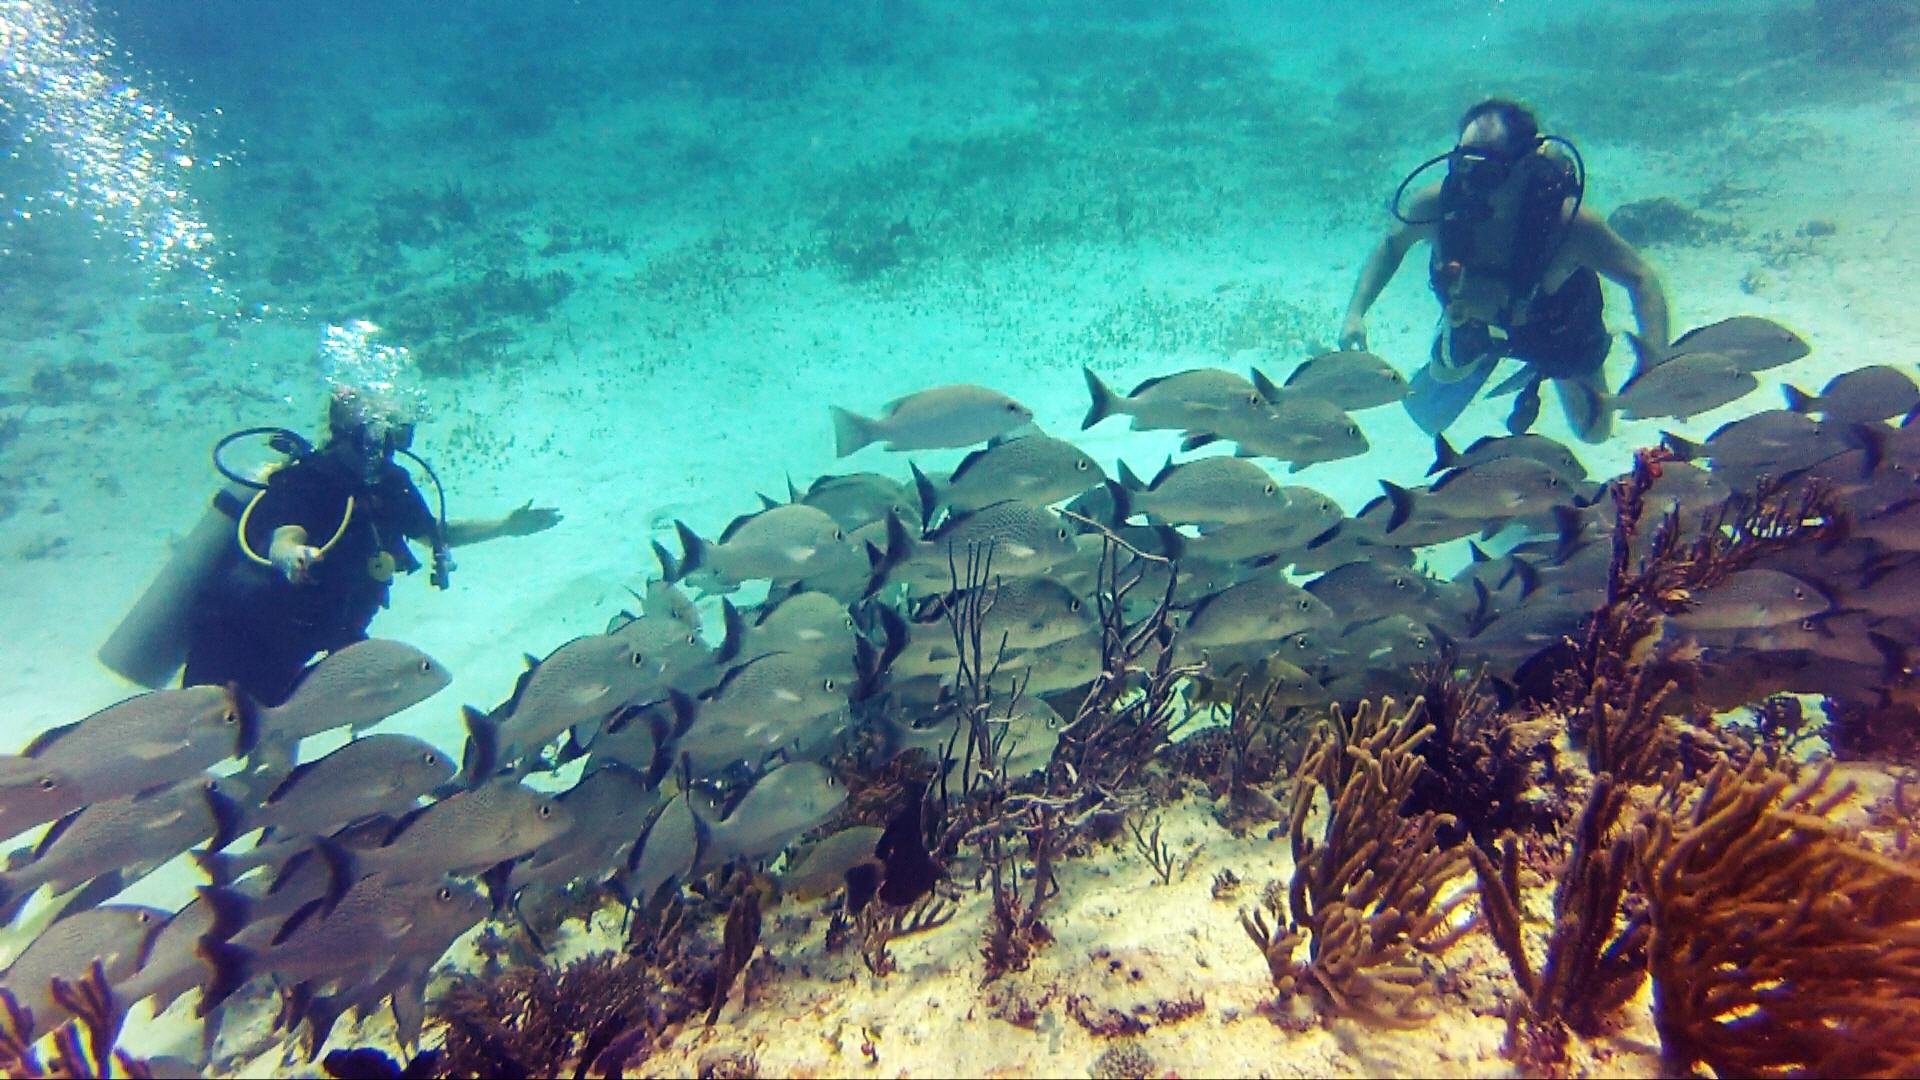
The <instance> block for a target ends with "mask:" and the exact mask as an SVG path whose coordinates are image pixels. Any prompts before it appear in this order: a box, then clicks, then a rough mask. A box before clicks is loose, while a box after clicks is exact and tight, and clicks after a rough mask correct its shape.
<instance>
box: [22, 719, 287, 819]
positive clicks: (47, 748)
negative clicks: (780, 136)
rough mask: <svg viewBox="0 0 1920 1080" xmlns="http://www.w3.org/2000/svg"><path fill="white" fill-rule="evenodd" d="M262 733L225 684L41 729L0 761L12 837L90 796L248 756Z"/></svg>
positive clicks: (113, 794) (129, 790)
mask: <svg viewBox="0 0 1920 1080" xmlns="http://www.w3.org/2000/svg"><path fill="white" fill-rule="evenodd" d="M258 731H259V727H258V717H257V715H256V714H255V713H254V711H253V710H252V709H251V708H250V707H248V706H247V704H246V703H244V702H241V701H240V700H238V699H237V698H235V696H234V695H233V693H232V692H231V691H230V690H228V689H227V688H226V687H221V686H189V687H186V688H184V689H180V690H155V691H153V692H151V693H146V694H141V695H139V696H137V697H132V698H128V699H127V700H125V701H122V702H119V703H117V704H114V705H109V706H107V707H106V708H104V709H102V710H100V711H99V712H97V713H94V714H93V715H92V716H89V717H87V718H86V719H84V720H79V721H76V722H74V723H71V724H67V725H65V726H63V727H57V728H53V729H51V730H49V731H46V732H43V733H41V734H40V735H39V736H38V737H36V738H35V739H34V740H33V741H32V742H31V743H29V744H28V745H27V748H26V749H25V750H24V751H22V754H21V759H20V760H11V761H7V762H5V763H4V764H0V784H4V786H3V787H0V820H4V821H5V822H6V826H7V828H6V831H7V833H8V834H9V835H11V834H12V833H14V832H18V831H20V829H24V828H28V827H30V826H32V825H38V824H42V823H43V822H46V821H51V820H53V819H54V818H57V817H60V816H62V815H63V814H64V813H67V812H70V811H71V810H74V809H77V808H79V807H80V806H84V805H86V804H87V803H90V802H100V801H104V800H106V799H113V798H118V797H120V796H122V795H132V794H134V793H135V792H139V791H145V790H146V789H148V788H151V787H156V786H158V785H161V784H169V783H173V782H174V781H177V780H185V779H187V778H188V777H191V776H195V775H197V774H199V773H200V772H202V771H203V770H205V769H207V768H208V767H209V766H212V765H214V764H216V763H218V762H220V761H223V760H225V759H227V758H230V757H236V756H238V755H241V754H245V753H246V752H247V751H248V750H250V749H252V748H253V744H254V741H255V737H256V735H257V734H258ZM28 762H31V764H28ZM16 793H17V794H16ZM49 811H53V813H52V815H51V816H42V815H44V814H47V813H48V812H49Z"/></svg>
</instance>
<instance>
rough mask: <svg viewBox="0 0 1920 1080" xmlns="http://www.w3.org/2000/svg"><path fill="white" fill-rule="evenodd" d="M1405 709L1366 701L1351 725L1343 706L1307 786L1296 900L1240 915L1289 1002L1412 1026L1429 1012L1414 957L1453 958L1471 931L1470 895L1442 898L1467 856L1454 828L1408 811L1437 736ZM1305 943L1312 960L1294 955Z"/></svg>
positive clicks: (1297, 796)
mask: <svg viewBox="0 0 1920 1080" xmlns="http://www.w3.org/2000/svg"><path fill="white" fill-rule="evenodd" d="M1393 710H1394V705H1393V701H1392V700H1391V699H1387V700H1385V701H1382V702H1381V703H1380V704H1379V705H1377V706H1376V705H1373V704H1371V703H1365V702H1363V703H1362V704H1361V705H1359V706H1358V707H1357V708H1356V709H1355V710H1354V714H1353V718H1352V719H1351V720H1348V719H1347V717H1346V716H1345V715H1344V714H1343V713H1342V711H1341V710H1340V708H1339V707H1338V706H1335V707H1334V709H1333V710H1332V713H1331V715H1330V717H1329V720H1328V723H1327V724H1326V726H1324V727H1323V728H1322V729H1321V730H1320V732H1319V733H1318V734H1317V735H1316V736H1315V738H1314V741H1313V742H1312V744H1311V745H1310V747H1309V749H1308V751H1307V757H1306V760H1305V761H1304V762H1303V763H1302V764H1301V767H1300V773H1299V775H1298V777H1297V778H1296V787H1295V790H1294V796H1293V808H1292V819H1291V824H1290V836H1291V842H1292V851H1293V878H1292V881H1291V883H1290V885H1289V887H1288V889H1287V891H1286V893H1285V902H1284V904H1283V903H1282V902H1281V898H1280V896H1279V895H1278V890H1270V892H1269V895H1268V898H1267V900H1266V902H1265V904H1264V906H1265V908H1266V913H1265V914H1263V913H1262V912H1260V911H1257V910H1256V911H1251V912H1250V911H1247V910H1245V909H1242V911H1241V913H1240V919H1241V925H1242V926H1243V927H1244V928H1245V929H1246V932H1247V936H1249V937H1250V938H1252V939H1253V941H1254V944H1256V945H1258V946H1259V948H1260V951H1261V953H1262V954H1263V955H1264V956H1265V957H1266V959H1267V966H1268V968H1269V969H1270V971H1271V972H1272V975H1273V981H1274V985H1275V986H1276V987H1277V988H1278V989H1279V990H1280V993H1281V998H1282V1002H1283V1003H1284V1002H1285V1001H1286V1000H1287V999H1290V998H1293V997H1294V996H1296V995H1306V996H1308V997H1310V998H1311V999H1312V1000H1313V1001H1314V1002H1315V1003H1316V1004H1318V1005H1319V1006H1320V1007H1321V1008H1322V1009H1323V1010H1324V1011H1325V1012H1327V1013H1329V1014H1332V1015H1337V1016H1354V1017H1360V1018H1362V1019H1367V1020H1371V1021H1374V1022H1376V1023H1381V1024H1388V1025H1405V1024H1410V1023H1415V1022H1418V1021H1419V1020H1420V1019H1422V1016H1423V1010H1424V1008H1425V1006H1426V1002H1425V1001H1424V998H1425V994H1424V992H1423V986H1424V983H1425V981H1426V976H1425V974H1424V972H1423V971H1422V970H1421V968H1420V966H1419V964H1417V963H1416V962H1415V961H1414V958H1413V953H1414V951H1415V950H1416V949H1424V950H1429V951H1439V950H1442V949H1444V948H1445V947H1446V946H1447V945H1448V944H1450V943H1451V942H1452V941H1453V940H1454V939H1456V938H1457V937H1458V935H1459V931H1458V930H1452V929H1448V923H1449V921H1450V920H1451V918H1452V915H1453V913H1454V911H1455V909H1456V908H1457V907H1458V905H1459V904H1460V902H1461V900H1462V899H1464V896H1465V895H1467V894H1461V895H1459V896H1456V897H1454V898H1452V899H1450V900H1449V899H1443V898H1442V893H1444V892H1445V891H1446V890H1447V886H1448V884H1449V882H1451V881H1452V880H1453V879H1454V878H1456V877H1457V876H1459V875H1460V874H1461V873H1462V872H1463V871H1464V870H1465V868H1466V858H1467V857H1466V855H1465V853H1464V852H1463V851H1462V850H1461V848H1460V847H1459V846H1457V845H1456V846H1454V847H1444V846H1442V845H1441V844H1440V843H1439V842H1438V840H1437V838H1436V837H1437V834H1438V832H1439V830H1440V829H1441V828H1442V827H1444V826H1446V825H1448V824H1450V823H1451V819H1450V818H1448V817H1447V816H1446V815H1443V814H1436V813H1434V812H1432V811H1424V812H1421V813H1418V814H1415V815H1413V816H1411V817H1409V816H1406V815H1405V814H1404V813H1403V808H1404V807H1405V806H1406V804H1407V802H1408V800H1409V799H1410V797H1411V796H1412V793H1413V786H1414V783H1415V781H1416V780H1417V779H1418V777H1419V775H1420V771H1421V770H1422V769H1423V768H1425V765H1424V763H1423V762H1422V761H1421V759H1420V756H1419V753H1418V749H1419V747H1420V744H1421V743H1422V742H1423V741H1424V740H1425V739H1427V738H1428V737H1429V736H1430V735H1431V734H1432V733H1433V728H1432V727H1431V725H1420V726H1416V720H1417V718H1418V717H1419V716H1420V714H1421V712H1422V711H1423V703H1422V702H1420V701H1418V700H1416V701H1414V703H1413V704H1412V705H1411V706H1409V707H1408V708H1407V709H1405V710H1404V711H1402V712H1400V713H1399V714H1398V715H1394V713H1393ZM1322 792H1324V793H1325V795H1326V797H1327V799H1328V802H1329V806H1328V811H1327V814H1326V817H1325V820H1324V822H1323V825H1322V828H1321V831H1320V836H1319V838H1318V839H1315V838H1313V837H1310V836H1309V835H1308V822H1309V819H1310V818H1311V817H1312V813H1313V809H1314V805H1315V797H1316V795H1318V794H1320V793H1322ZM1268 915H1270V916H1271V917H1272V920H1273V921H1272V925H1271V926H1269V924H1268V921H1267V916H1268ZM1302 941H1305V942H1306V944H1307V946H1308V951H1307V959H1306V960H1305V961H1304V962H1303V961H1299V960H1296V959H1294V952H1295V949H1296V947H1297V946H1298V945H1299V944H1301V942H1302Z"/></svg>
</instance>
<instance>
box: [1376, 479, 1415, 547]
mask: <svg viewBox="0 0 1920 1080" xmlns="http://www.w3.org/2000/svg"><path fill="white" fill-rule="evenodd" d="M1380 488H1381V490H1382V491H1385V492H1386V494H1387V502H1388V504H1389V505H1391V506H1392V507H1393V512H1392V513H1390V514H1388V515H1387V530H1386V531H1387V535H1392V534H1393V533H1394V532H1395V531H1396V530H1398V529H1399V528H1400V526H1402V525H1405V524H1406V523H1407V519H1408V518H1409V517H1412V516H1413V492H1411V491H1408V490H1407V489H1406V488H1403V487H1401V486H1400V485H1398V484H1395V483H1393V482H1392V481H1389V480H1382V481H1380Z"/></svg>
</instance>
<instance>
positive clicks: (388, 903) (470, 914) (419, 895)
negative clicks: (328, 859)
mask: <svg viewBox="0 0 1920 1080" xmlns="http://www.w3.org/2000/svg"><path fill="white" fill-rule="evenodd" d="M488 911H489V905H488V904H487V902H486V900H485V899H484V898H483V897H482V896H481V895H480V893H479V892H478V891H477V890H475V889H474V888H473V887H472V886H470V885H466V884H464V883H462V882H457V881H454V880H452V879H443V878H440V877H439V876H438V875H435V876H433V877H430V878H424V879H423V878H418V877H406V878H392V877H388V876H386V875H384V874H372V875H369V876H367V877H363V878H361V879H359V880H358V881H356V882H354V883H353V885H352V886H351V887H349V888H348V889H347V891H346V892H345V894H343V895H342V896H341V897H340V899H339V900H338V901H337V902H336V903H334V904H333V905H332V906H331V907H328V906H327V905H326V902H325V900H324V899H322V900H316V901H313V902H310V903H309V904H308V905H307V906H305V907H303V908H301V909H300V910H299V911H296V912H295V913H294V914H293V915H292V916H290V917H288V918H287V919H286V921H284V922H282V923H280V924H278V925H277V926H276V925H275V924H273V923H255V924H253V925H252V926H249V927H247V928H246V929H245V930H243V931H241V932H240V933H239V934H236V935H235V936H234V937H233V939H232V941H231V942H229V943H227V944H226V945H225V946H224V947H221V948H215V949H208V950H207V952H208V953H209V955H210V956H211V957H212V962H213V963H215V965H216V966H218V967H225V968H228V969H229V970H227V971H224V972H222V973H221V975H220V976H218V977H219V978H220V980H221V981H223V982H225V983H227V984H229V985H235V986H237V985H240V984H242V983H244V982H246V981H247V978H248V977H249V976H251V975H255V974H265V973H268V972H271V973H272V974H274V975H276V976H278V977H279V978H280V979H281V980H283V981H284V982H286V983H289V984H293V983H301V982H309V981H312V982H315V983H319V984H339V983H343V982H344V983H357V982H359V981H361V980H362V979H365V978H367V977H368V975H369V973H373V974H375V975H377V974H378V973H380V972H384V971H386V970H387V969H388V968H389V967H390V966H392V965H393V964H394V963H396V962H398V961H399V960H401V959H403V958H405V957H408V956H411V955H414V954H418V953H423V952H424V953H428V954H430V955H431V956H432V957H433V958H438V957H439V956H440V954H441V953H444V952H445V951H446V950H447V947H448V946H449V945H451V944H452V943H453V939H454V938H456V937H459V936H460V935H461V934H462V933H465V932H466V930H467V929H468V928H469V927H472V926H473V925H475V924H477V923H478V922H479V921H480V920H481V919H484V918H485V917H486V916H487V913H488Z"/></svg>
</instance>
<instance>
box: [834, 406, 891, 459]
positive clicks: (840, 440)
mask: <svg viewBox="0 0 1920 1080" xmlns="http://www.w3.org/2000/svg"><path fill="white" fill-rule="evenodd" d="M827 412H828V413H829V414H831V415H832V417H833V456H834V457H846V456H847V455H848V454H851V453H853V452H854V451H855V450H858V449H860V448H861V447H863V446H866V445H867V444H869V443H872V442H877V441H878V440H879V438H880V435H879V433H878V432H876V431H874V430H873V421H871V420H869V419H867V418H866V417H864V416H861V415H859V414H858V413H851V412H848V411H847V410H845V409H843V408H841V407H840V406H838V405H829V406H827Z"/></svg>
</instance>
